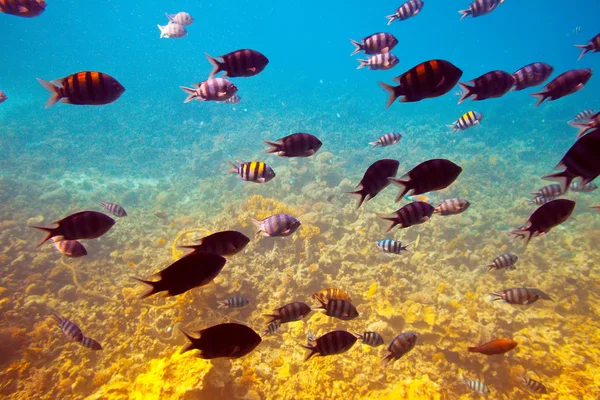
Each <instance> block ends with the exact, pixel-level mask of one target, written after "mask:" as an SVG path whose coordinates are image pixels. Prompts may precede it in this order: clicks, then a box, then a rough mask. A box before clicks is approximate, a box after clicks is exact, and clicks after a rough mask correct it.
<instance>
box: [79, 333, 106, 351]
mask: <svg viewBox="0 0 600 400" xmlns="http://www.w3.org/2000/svg"><path fill="white" fill-rule="evenodd" d="M81 345H82V346H83V347H87V348H88V349H92V350H102V345H101V344H100V343H98V342H97V341H96V340H94V339H92V338H89V337H85V336H84V337H83V338H82V339H81Z"/></svg>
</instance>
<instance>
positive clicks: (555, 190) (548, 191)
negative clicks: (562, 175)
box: [531, 183, 564, 199]
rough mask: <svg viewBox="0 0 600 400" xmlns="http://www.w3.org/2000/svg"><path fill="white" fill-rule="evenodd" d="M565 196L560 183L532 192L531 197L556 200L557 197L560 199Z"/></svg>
mask: <svg viewBox="0 0 600 400" xmlns="http://www.w3.org/2000/svg"><path fill="white" fill-rule="evenodd" d="M563 194H564V192H563V190H562V187H561V186H560V185H559V184H558V183H552V184H550V185H546V186H544V187H543V188H541V189H539V190H538V191H537V192H531V195H532V196H534V197H539V196H542V197H546V198H548V199H554V198H555V197H559V196H561V195H563Z"/></svg>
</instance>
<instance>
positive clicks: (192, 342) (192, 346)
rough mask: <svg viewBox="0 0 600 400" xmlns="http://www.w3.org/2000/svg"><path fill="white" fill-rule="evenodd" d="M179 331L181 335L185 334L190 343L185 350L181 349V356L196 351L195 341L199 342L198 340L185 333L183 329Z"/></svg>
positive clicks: (184, 347) (180, 328)
mask: <svg viewBox="0 0 600 400" xmlns="http://www.w3.org/2000/svg"><path fill="white" fill-rule="evenodd" d="M179 331H180V332H181V333H183V336H185V337H186V338H187V339H188V340H189V341H190V342H189V343H187V344H186V345H185V346H183V348H182V349H181V352H180V353H179V354H183V353H185V352H186V351H190V350H193V349H194V340H197V339H195V338H193V337H192V336H191V335H190V334H189V333H187V332H186V331H184V330H183V328H182V327H179Z"/></svg>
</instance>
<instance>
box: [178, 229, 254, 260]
mask: <svg viewBox="0 0 600 400" xmlns="http://www.w3.org/2000/svg"><path fill="white" fill-rule="evenodd" d="M248 243H250V239H249V238H248V237H247V236H246V235H244V234H243V233H241V232H238V231H222V232H217V233H213V234H212V235H208V236H205V237H203V238H202V239H199V240H198V244H194V245H189V246H179V247H181V248H182V249H192V250H193V252H191V253H190V254H188V255H191V254H195V253H215V254H218V255H220V256H232V255H234V254H237V253H239V252H240V251H242V250H244V248H245V247H246V245H247V244H248Z"/></svg>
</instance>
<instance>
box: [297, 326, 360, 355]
mask: <svg viewBox="0 0 600 400" xmlns="http://www.w3.org/2000/svg"><path fill="white" fill-rule="evenodd" d="M356 340H357V338H356V336H354V335H353V334H351V333H350V332H346V331H333V332H329V333H326V334H324V335H323V336H321V337H319V338H317V339H316V340H315V342H316V344H315V345H311V344H308V345H303V344H301V345H300V346H302V347H304V348H305V349H308V350H310V353H309V354H308V356H306V358H305V359H304V361H308V359H310V358H311V357H312V356H314V355H315V354H316V355H319V356H329V355H332V354H341V353H345V352H346V351H348V350H350V348H351V347H352V346H353V345H354V343H356Z"/></svg>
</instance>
